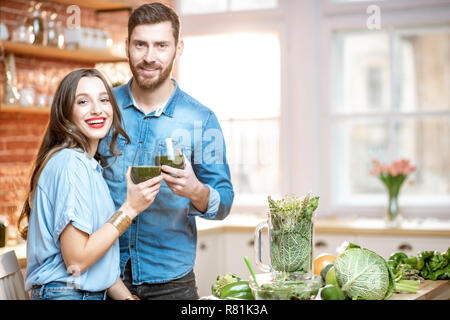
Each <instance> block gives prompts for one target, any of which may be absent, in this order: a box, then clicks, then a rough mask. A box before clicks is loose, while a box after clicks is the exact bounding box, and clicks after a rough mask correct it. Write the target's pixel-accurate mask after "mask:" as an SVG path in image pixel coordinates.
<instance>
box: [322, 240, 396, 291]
mask: <svg viewBox="0 0 450 320" xmlns="http://www.w3.org/2000/svg"><path fill="white" fill-rule="evenodd" d="M333 269H334V272H335V273H336V280H337V283H338V285H339V287H340V288H341V289H342V291H343V292H344V294H345V295H346V296H347V297H348V298H350V299H353V300H383V299H388V298H389V297H390V296H391V295H392V294H393V293H394V292H395V281H394V275H393V273H392V271H391V269H390V268H389V267H388V265H387V263H386V261H385V260H384V259H383V258H382V257H381V256H379V255H378V254H376V253H375V252H373V251H370V250H368V249H362V248H360V247H358V246H355V245H351V246H349V247H348V248H347V249H346V250H345V251H344V252H343V253H341V254H340V255H339V256H338V257H337V258H336V261H335V262H334V266H333V268H331V269H330V270H333ZM328 272H330V271H328Z"/></svg>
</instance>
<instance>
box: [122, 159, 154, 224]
mask: <svg viewBox="0 0 450 320" xmlns="http://www.w3.org/2000/svg"><path fill="white" fill-rule="evenodd" d="M126 179H127V198H126V200H125V202H124V204H123V206H122V208H121V209H122V210H123V211H125V212H126V213H127V214H128V215H129V216H130V218H131V219H134V218H135V217H136V216H137V215H138V214H139V213H141V212H142V211H144V210H145V209H147V208H148V207H149V206H150V205H151V204H152V203H153V201H154V200H155V198H156V195H157V194H158V192H159V188H160V186H161V183H160V182H161V180H162V175H158V176H156V177H154V178H151V179H148V180H146V181H144V182H141V183H138V184H135V183H134V182H133V180H132V179H131V167H128V171H127V174H126Z"/></svg>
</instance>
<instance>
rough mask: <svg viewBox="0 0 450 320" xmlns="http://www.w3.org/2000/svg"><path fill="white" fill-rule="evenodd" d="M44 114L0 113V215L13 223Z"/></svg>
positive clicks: (42, 124)
mask: <svg viewBox="0 0 450 320" xmlns="http://www.w3.org/2000/svg"><path fill="white" fill-rule="evenodd" d="M47 122H48V115H45V114H44V115H40V114H38V115H36V114H24V113H10V112H0V214H1V215H6V216H7V217H8V220H9V222H10V223H15V221H16V218H17V209H18V207H19V204H20V203H21V202H22V201H23V199H24V193H25V189H26V186H27V184H28V178H29V175H30V166H31V162H32V160H33V157H34V156H35V154H36V152H37V149H38V148H39V144H40V141H41V137H42V134H43V133H44V131H45V128H46V126H47Z"/></svg>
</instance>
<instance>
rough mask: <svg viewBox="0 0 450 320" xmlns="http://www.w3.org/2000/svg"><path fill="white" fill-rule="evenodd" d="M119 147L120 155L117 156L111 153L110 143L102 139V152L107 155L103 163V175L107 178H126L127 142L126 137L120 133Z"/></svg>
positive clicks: (117, 179)
mask: <svg viewBox="0 0 450 320" xmlns="http://www.w3.org/2000/svg"><path fill="white" fill-rule="evenodd" d="M117 148H118V150H119V155H118V156H117V157H115V156H113V155H111V152H110V151H109V144H108V143H105V141H102V143H101V145H100V152H101V153H102V154H103V155H105V164H104V165H103V176H104V177H105V179H106V180H111V181H116V182H121V181H123V180H125V175H126V172H127V166H126V164H125V162H126V161H125V155H126V148H127V143H126V140H125V138H124V137H122V136H121V135H119V137H118V138H117Z"/></svg>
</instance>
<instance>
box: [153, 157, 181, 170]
mask: <svg viewBox="0 0 450 320" xmlns="http://www.w3.org/2000/svg"><path fill="white" fill-rule="evenodd" d="M155 163H157V164H160V165H166V166H171V167H172V168H177V169H183V168H184V156H183V155H182V154H181V155H180V154H177V155H175V159H174V160H169V157H168V156H156V157H155Z"/></svg>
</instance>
